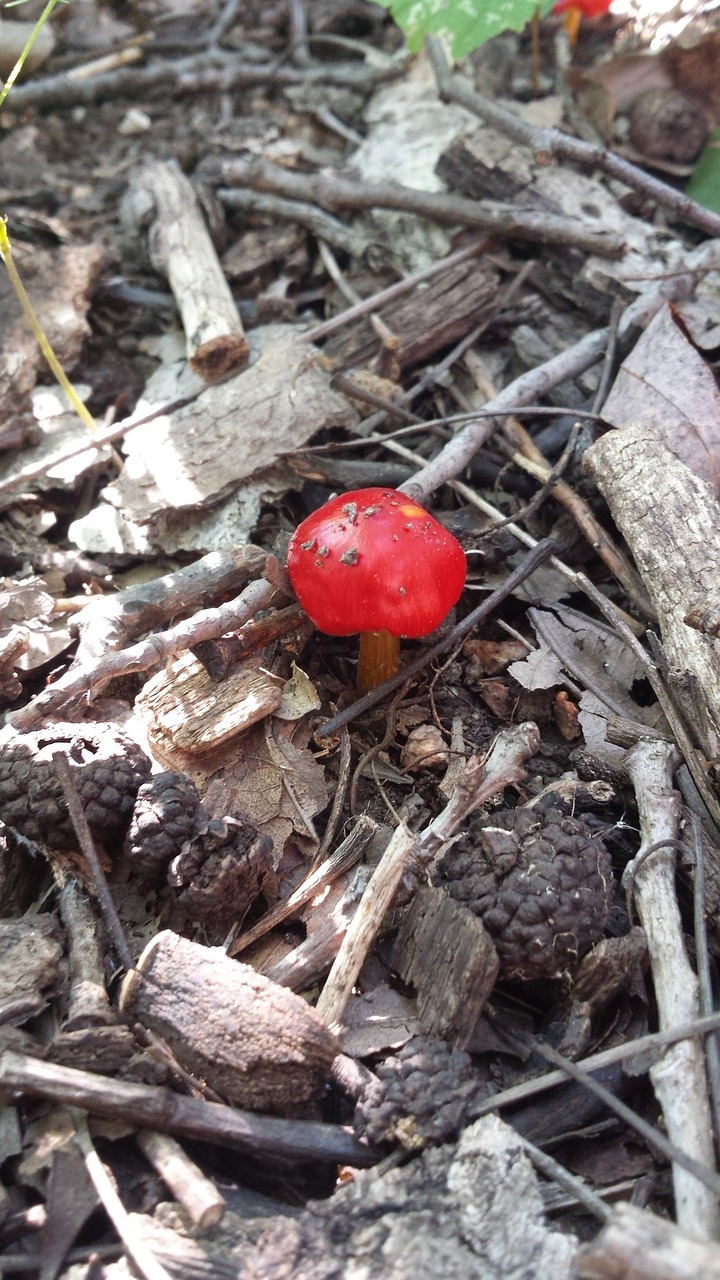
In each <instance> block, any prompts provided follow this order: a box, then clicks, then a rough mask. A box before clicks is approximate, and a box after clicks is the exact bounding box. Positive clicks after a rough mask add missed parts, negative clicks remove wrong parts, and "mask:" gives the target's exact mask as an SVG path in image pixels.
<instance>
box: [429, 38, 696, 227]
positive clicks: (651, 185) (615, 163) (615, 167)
mask: <svg viewBox="0 0 720 1280" xmlns="http://www.w3.org/2000/svg"><path fill="white" fill-rule="evenodd" d="M426 48H427V52H428V56H429V58H430V62H431V63H432V68H433V71H434V72H435V79H436V81H437V86H438V93H439V96H440V99H441V101H443V102H457V103H459V105H460V106H462V107H465V109H466V110H467V111H471V112H472V113H473V115H476V116H478V117H479V118H480V119H481V120H482V121H483V122H484V123H485V124H488V125H490V126H491V127H492V128H494V129H498V130H499V131H500V132H501V133H503V134H505V135H506V136H507V137H509V138H512V140H513V141H514V142H519V143H521V144H522V145H523V146H525V147H530V148H531V150H532V151H533V152H534V154H535V157H536V159H537V161H538V163H540V164H549V163H550V161H551V160H554V159H560V160H570V161H572V162H573V163H574V164H579V165H582V166H583V168H586V169H599V170H600V171H601V172H602V173H606V174H607V175H608V177H610V178H615V179H617V180H618V181H619V182H623V183H624V184H625V186H626V187H630V188H631V190H633V191H639V192H640V193H641V194H642V195H644V196H646V197H647V198H648V199H650V200H654V201H655V203H656V204H658V205H660V206H661V208H663V209H669V210H670V211H671V212H672V213H673V214H674V215H675V217H677V218H681V219H683V220H684V221H685V222H692V223H693V224H694V225H695V226H696V227H700V228H701V230H703V231H705V232H707V234H708V235H709V236H720V216H718V214H716V213H712V212H711V211H710V210H709V209H705V208H703V206H702V205H700V204H697V203H696V201H694V200H690V199H688V197H687V196H686V195H683V193H682V191H678V190H676V188H675V187H671V186H669V185H668V183H667V182H662V181H661V179H660V178H654V177H652V175H651V174H649V173H646V172H645V171H644V170H642V169H639V168H638V167H637V165H634V164H631V163H630V161H629V160H624V159H623V158H622V156H618V155H615V153H614V152H612V151H607V150H606V148H605V147H597V146H593V144H592V143H590V142H583V141H581V140H580V139H579V138H573V137H572V136H571V135H570V134H568V133H562V131H561V130H560V129H551V128H540V127H539V126H537V125H532V124H528V123H527V122H526V121H525V120H521V119H520V118H519V116H516V115H513V113H512V112H511V111H507V110H506V109H505V108H504V107H500V106H498V104H497V103H495V102H491V101H490V100H489V99H487V98H483V97H481V95H480V94H479V93H475V91H474V90H473V89H471V88H470V86H469V85H468V84H467V82H466V81H465V80H461V79H460V78H459V77H456V76H454V75H453V74H452V71H451V69H450V65H449V63H448V60H447V58H446V56H445V50H444V49H443V46H442V44H441V42H440V40H438V38H437V36H428V37H427V39H426Z"/></svg>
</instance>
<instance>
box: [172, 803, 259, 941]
mask: <svg viewBox="0 0 720 1280" xmlns="http://www.w3.org/2000/svg"><path fill="white" fill-rule="evenodd" d="M273 849H274V845H273V842H272V840H271V839H270V836H266V835H261V834H260V832H259V831H258V829H257V827H254V826H253V825H252V823H249V822H243V821H240V820H237V821H236V820H234V819H231V818H210V817H209V816H208V814H207V813H206V811H205V810H204V809H203V807H202V806H200V809H199V810H198V812H197V815H196V831H195V835H194V836H193V838H192V840H191V841H190V842H189V843H188V844H186V845H185V847H184V848H183V850H182V852H181V853H180V854H179V855H178V857H177V858H175V860H174V862H173V863H172V864H171V866H170V870H169V874H168V880H169V882H170V884H171V885H173V886H174V887H175V888H177V889H180V890H181V892H180V894H179V899H178V900H179V901H180V902H181V903H182V905H183V906H184V907H185V908H186V910H187V912H188V914H189V915H190V916H191V918H192V919H193V920H202V921H204V922H207V923H210V924H216V925H220V926H223V925H224V926H228V925H230V924H231V923H232V922H233V921H235V920H242V918H243V916H244V915H245V914H246V912H247V910H248V908H249V907H250V906H251V905H252V903H253V902H254V901H255V899H256V898H257V897H258V896H259V894H260V893H262V891H263V887H264V886H266V883H267V881H268V879H269V878H270V877H271V876H272V874H273V857H272V854H273Z"/></svg>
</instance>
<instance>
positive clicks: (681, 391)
mask: <svg viewBox="0 0 720 1280" xmlns="http://www.w3.org/2000/svg"><path fill="white" fill-rule="evenodd" d="M603 418H604V419H605V421H606V422H611V423H612V424H613V426H616V427H620V428H622V427H624V426H626V425H630V424H631V423H632V424H633V425H638V426H644V425H647V424H650V425H656V426H657V425H659V427H660V429H661V431H662V437H663V440H664V442H665V444H666V445H667V447H668V449H670V450H671V451H672V452H673V453H674V454H675V456H676V457H677V458H679V459H680V461H681V462H684V463H685V465H686V467H689V468H690V470H691V471H693V472H694V473H695V475H696V476H700V478H701V479H702V480H705V481H707V483H708V484H709V485H711V487H712V489H713V492H714V493H715V494H716V495H720V391H718V388H717V383H716V382H715V378H714V376H713V374H712V372H711V370H710V369H709V368H708V366H707V364H706V363H705V361H704V360H703V358H702V356H701V355H699V354H698V352H697V351H696V350H695V348H694V347H693V345H692V343H690V342H689V341H688V339H687V337H686V336H685V333H684V332H683V330H682V328H681V327H680V325H679V324H677V323H676V321H675V319H674V312H673V311H672V309H671V308H670V307H667V306H666V307H663V308H662V310H661V311H659V312H658V314H657V315H656V316H655V318H654V319H653V320H651V322H650V324H649V325H648V327H647V329H646V330H645V332H644V333H643V335H642V337H641V338H640V339H639V341H638V342H637V343H636V344H635V346H634V347H633V350H632V351H631V352H630V354H629V356H628V357H627V359H626V360H624V361H623V364H622V366H621V368H620V371H619V373H618V375H617V378H616V379H615V382H614V385H613V388H612V390H611V392H610V395H609V396H608V398H607V400H606V401H605V406H604V408H603Z"/></svg>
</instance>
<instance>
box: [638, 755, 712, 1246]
mask: <svg viewBox="0 0 720 1280" xmlns="http://www.w3.org/2000/svg"><path fill="white" fill-rule="evenodd" d="M675 759H676V755H675V751H674V748H673V747H672V746H671V745H670V744H668V743H665V742H639V743H638V744H637V746H635V747H633V748H632V750H631V752H630V754H629V756H628V761H627V767H628V772H629V773H630V777H631V779H632V782H633V786H634V787H635V794H636V797H637V804H638V809H639V813H640V830H641V835H642V844H641V846H640V850H639V851H638V854H637V857H638V858H642V857H643V851H644V848H647V847H648V846H650V845H655V844H657V843H658V842H659V841H663V842H667V841H675V840H677V834H678V822H679V818H680V796H679V793H678V792H677V791H675V790H673V785H672V774H673V766H674V763H675ZM632 866H633V864H632V863H629V864H628V866H627V867H626V868H625V876H626V877H627V876H628V874H629V873H631V869H632ZM634 881H635V902H636V905H637V910H638V914H639V916H640V920H641V923H642V925H643V928H644V929H645V933H646V934H647V940H648V949H649V952H650V964H651V969H652V978H653V987H654V990H655V998H656V1000H657V1006H658V1016H659V1020H660V1026H661V1027H662V1028H663V1029H664V1028H666V1027H671V1026H673V1025H674V1024H675V1023H678V1022H688V1021H690V1019H692V1018H695V1017H697V1014H698V1011H699V998H698V981H697V978H696V976H695V974H694V973H693V970H692V969H691V967H690V963H689V961H688V957H687V952H686V950H685V943H684V940H683V929H682V922H681V920H680V912H679V909H678V905H677V897H676V894H675V856H674V852H673V850H672V849H671V848H668V847H667V844H665V847H663V848H658V849H656V850H655V852H654V853H653V854H651V855H650V857H648V858H647V860H646V861H644V862H643V865H642V866H641V867H640V868H639V870H638V871H637V874H636V875H635V877H634ZM650 1078H651V1080H652V1082H653V1087H654V1089H655V1093H656V1095H657V1098H658V1101H659V1102H660V1104H661V1106H662V1109H663V1115H664V1118H665V1125H666V1128H667V1132H668V1135H669V1137H670V1138H671V1139H672V1141H673V1143H675V1144H676V1145H678V1146H680V1147H681V1148H682V1150H683V1151H684V1152H686V1153H687V1154H688V1155H690V1156H691V1157H692V1158H693V1160H694V1161H695V1162H696V1163H699V1164H701V1165H703V1166H705V1167H706V1168H707V1169H709V1170H714V1169H715V1154H714V1150H713V1135H712V1122H711V1113H710V1104H709V1100H708V1086H707V1077H706V1073H705V1063H704V1059H703V1054H702V1048H701V1046H700V1045H699V1044H698V1043H697V1041H689V1040H685V1041H682V1042H680V1043H678V1044H677V1045H675V1046H674V1047H673V1048H672V1049H669V1050H668V1051H667V1052H666V1053H665V1054H663V1056H662V1058H661V1059H660V1061H659V1062H658V1063H656V1064H655V1065H654V1066H652V1067H651V1068H650ZM673 1186H674V1189H675V1211H676V1216H677V1221H678V1225H679V1226H680V1227H682V1228H683V1229H684V1230H686V1231H689V1232H690V1233H691V1234H692V1235H694V1236H696V1237H697V1238H698V1239H700V1240H713V1239H717V1235H718V1231H720V1214H719V1213H718V1203H717V1190H715V1194H710V1193H709V1191H708V1184H707V1183H706V1184H705V1185H704V1186H703V1187H700V1186H698V1181H697V1177H696V1176H693V1175H692V1174H691V1175H690V1176H688V1171H687V1169H686V1168H685V1167H679V1165H678V1162H677V1158H676V1159H675V1160H674V1162H673Z"/></svg>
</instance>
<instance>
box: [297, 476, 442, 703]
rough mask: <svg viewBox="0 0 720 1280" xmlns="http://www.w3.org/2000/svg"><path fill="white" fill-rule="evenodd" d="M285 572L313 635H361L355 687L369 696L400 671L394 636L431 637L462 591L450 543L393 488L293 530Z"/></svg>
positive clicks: (341, 500)
mask: <svg viewBox="0 0 720 1280" xmlns="http://www.w3.org/2000/svg"><path fill="white" fill-rule="evenodd" d="M288 572H289V574H290V581H291V582H292V585H293V587H294V588H295V591H296V593H297V597H298V600H299V601H300V604H301V605H302V606H303V608H304V609H305V611H306V613H307V614H308V617H309V618H310V619H311V621H312V622H314V623H315V626H316V627H318V629H319V630H320V631H325V632H327V634H328V635H331V636H349V635H353V634H354V633H355V632H357V631H359V632H360V661H359V664H358V686H359V688H360V689H373V688H375V686H376V685H378V684H381V683H382V682H383V680H387V679H388V678H389V677H390V676H391V675H394V674H395V672H396V671H397V669H398V666H399V658H400V636H409V637H414V636H425V635H428V634H429V632H431V631H434V630H435V628H436V627H437V626H439V625H440V623H441V622H442V621H443V619H444V618H445V617H446V616H447V614H448V613H449V611H450V609H451V608H452V606H453V605H454V604H455V603H456V602H457V600H458V599H459V597H460V594H461V592H462V589H463V586H464V585H465V572H466V563H465V553H464V551H463V549H462V547H461V546H460V543H459V542H458V540H457V538H455V537H453V535H452V534H451V533H449V532H448V530H447V529H445V528H443V526H442V525H441V524H439V522H438V521H437V520H436V519H435V517H434V516H431V515H430V513H429V512H428V511H426V510H425V509H424V507H421V506H419V505H418V503H417V502H415V501H414V500H413V499H412V498H409V497H408V496H407V494H404V493H401V492H400V491H399V490H398V489H356V490H354V491H353V492H351V493H343V494H340V495H339V497H337V498H331V500H330V502H326V503H325V506H324V507H320V508H319V510H317V511H314V512H313V514H312V515H310V516H308V517H307V519H306V520H303V522H302V524H300V525H298V527H297V529H296V530H295V532H294V534H293V536H292V538H291V539H290V546H289V549H288Z"/></svg>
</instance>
